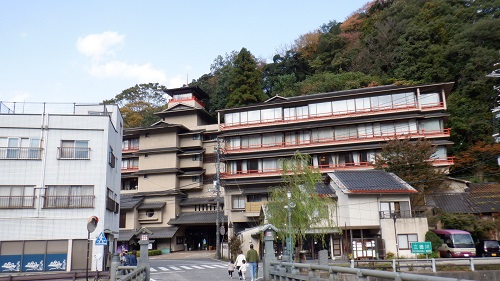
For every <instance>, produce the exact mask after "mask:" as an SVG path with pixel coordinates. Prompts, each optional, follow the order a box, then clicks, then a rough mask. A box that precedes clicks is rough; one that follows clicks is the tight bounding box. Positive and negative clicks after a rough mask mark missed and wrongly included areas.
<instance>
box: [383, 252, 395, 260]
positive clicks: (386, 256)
mask: <svg viewBox="0 0 500 281" xmlns="http://www.w3.org/2000/svg"><path fill="white" fill-rule="evenodd" d="M395 257H396V255H395V254H394V253H393V252H387V253H386V254H385V259H386V260H392V259H394V258H395Z"/></svg>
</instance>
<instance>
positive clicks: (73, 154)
mask: <svg viewBox="0 0 500 281" xmlns="http://www.w3.org/2000/svg"><path fill="white" fill-rule="evenodd" d="M89 152H90V148H89V142H88V141H83V140H63V141H61V147H59V159H90V156H89Z"/></svg>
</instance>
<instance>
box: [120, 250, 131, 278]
mask: <svg viewBox="0 0 500 281" xmlns="http://www.w3.org/2000/svg"><path fill="white" fill-rule="evenodd" d="M129 262H130V257H128V251H127V250H125V251H124V252H122V253H120V263H121V265H122V266H127V265H128V263H129ZM120 272H121V275H126V274H128V270H126V269H122V270H121V271H120Z"/></svg>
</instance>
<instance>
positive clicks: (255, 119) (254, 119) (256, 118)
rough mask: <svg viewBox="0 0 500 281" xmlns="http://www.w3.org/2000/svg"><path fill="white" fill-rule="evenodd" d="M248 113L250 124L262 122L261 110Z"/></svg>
mask: <svg viewBox="0 0 500 281" xmlns="http://www.w3.org/2000/svg"><path fill="white" fill-rule="evenodd" d="M247 114H248V123H249V124H255V123H260V110H253V111H248V112H247ZM242 123H243V122H242Z"/></svg>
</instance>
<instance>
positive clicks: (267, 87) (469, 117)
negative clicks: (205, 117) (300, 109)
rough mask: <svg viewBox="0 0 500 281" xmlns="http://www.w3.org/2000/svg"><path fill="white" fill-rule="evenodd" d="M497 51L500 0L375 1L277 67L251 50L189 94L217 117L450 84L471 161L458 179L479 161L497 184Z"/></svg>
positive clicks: (457, 130) (279, 57)
mask: <svg viewBox="0 0 500 281" xmlns="http://www.w3.org/2000/svg"><path fill="white" fill-rule="evenodd" d="M264 32H265V31H264ZM243 47H244V46H243ZM499 50H500V0H385V1H384V0H377V1H373V2H370V3H368V4H366V5H365V6H364V7H362V8H361V9H359V10H358V11H356V12H354V13H353V14H352V15H351V16H350V17H349V18H348V19H346V20H345V21H344V22H342V23H340V22H335V21H332V22H329V23H325V24H324V25H323V26H321V27H319V28H318V29H317V30H315V31H312V32H310V33H307V34H303V35H301V36H300V37H299V38H297V39H296V40H295V42H293V43H292V44H291V46H290V47H289V48H284V49H283V50H282V51H280V53H278V54H276V55H275V56H274V58H273V60H272V62H270V63H266V62H264V61H263V60H261V59H258V58H255V57H254V56H253V55H252V54H251V50H247V49H246V48H242V49H241V50H240V51H233V52H232V53H229V54H226V55H225V56H222V55H221V56H219V57H217V58H216V59H215V60H214V63H213V64H212V66H211V68H210V69H211V72H210V73H208V74H205V75H203V76H202V77H199V78H198V79H197V80H194V81H193V82H192V83H191V84H190V86H199V87H200V88H202V89H203V90H205V91H206V92H207V93H208V94H209V95H210V97H211V101H210V104H209V110H210V112H211V113H215V111H216V110H217V109H221V108H227V107H234V106H241V105H247V104H252V103H256V102H261V101H263V100H265V99H266V98H269V97H272V96H275V95H281V96H295V95H307V94H313V93H319V92H329V91H337V90H346V89H354V88H362V87H370V86H376V85H387V84H422V83H436V82H449V81H452V82H455V86H454V89H453V92H452V95H451V96H450V97H449V99H448V109H449V113H450V115H451V116H450V118H449V120H448V124H447V127H450V128H451V129H452V131H451V132H452V133H451V134H452V136H451V139H452V141H454V143H455V145H454V147H453V149H452V153H453V155H456V156H458V155H461V156H462V155H464V153H468V154H467V155H469V160H468V161H472V162H467V161H465V160H464V161H462V160H459V161H457V163H456V164H457V165H455V168H454V171H455V172H454V173H455V175H456V176H460V175H472V174H474V173H476V172H477V171H476V170H477V169H471V168H470V167H471V166H473V165H474V166H475V167H477V165H475V164H473V163H474V161H476V160H477V159H480V161H481V163H482V167H484V168H486V167H488V168H487V173H488V174H487V177H486V178H490V179H496V178H497V177H498V175H497V174H498V173H499V172H500V170H499V169H498V165H497V164H496V155H499V154H498V153H497V152H496V150H498V148H497V144H494V140H493V138H492V134H493V133H495V132H497V130H498V126H497V125H496V124H495V121H494V118H493V117H494V116H493V114H492V112H491V110H492V108H493V107H494V106H496V105H497V104H496V102H497V95H498V94H499V92H496V91H495V90H494V86H495V85H500V78H490V77H486V75H487V74H488V73H490V72H491V71H492V70H494V69H495V67H494V64H495V63H497V62H500V55H499ZM496 68H500V66H497V67H496ZM495 79H496V80H495ZM499 152H500V151H499ZM471 155H472V156H471ZM460 158H464V157H460ZM471 159H474V160H471ZM488 176H489V177H488Z"/></svg>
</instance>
